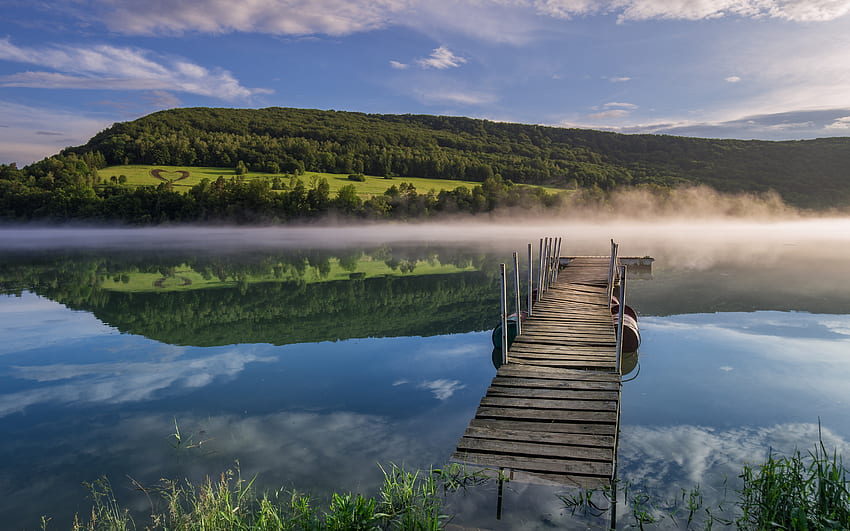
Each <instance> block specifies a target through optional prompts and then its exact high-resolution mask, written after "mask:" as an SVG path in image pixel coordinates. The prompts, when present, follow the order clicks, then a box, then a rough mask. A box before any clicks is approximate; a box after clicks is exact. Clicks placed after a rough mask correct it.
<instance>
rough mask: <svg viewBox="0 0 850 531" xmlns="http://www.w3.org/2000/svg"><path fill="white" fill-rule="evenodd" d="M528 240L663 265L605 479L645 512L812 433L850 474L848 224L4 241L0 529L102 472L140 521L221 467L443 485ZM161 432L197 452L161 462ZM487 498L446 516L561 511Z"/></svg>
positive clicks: (2, 233)
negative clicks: (626, 487)
mask: <svg viewBox="0 0 850 531" xmlns="http://www.w3.org/2000/svg"><path fill="white" fill-rule="evenodd" d="M544 236H554V237H563V238H564V241H563V245H562V250H561V254H562V255H564V256H569V255H605V254H607V252H608V247H609V240H610V239H612V238H613V239H614V240H615V241H617V242H619V244H620V254H621V256H652V257H654V258H655V259H656V261H655V263H654V264H653V268H652V278H651V279H650V278H644V279H640V278H636V279H634V280H633V281H632V282H631V283H630V292H629V299H628V300H629V303H630V304H631V305H632V306H634V307H635V309H636V310H637V311H638V313H639V314H640V325H641V332H642V335H643V343H642V345H641V349H640V352H639V358H638V362H637V366H636V368H635V369H634V370H633V371H632V372H630V373H629V374H628V375H626V376H625V377H624V379H625V380H628V381H626V382H625V383H624V384H623V397H622V411H621V415H622V418H621V438H620V447H619V463H618V475H619V477H620V478H621V479H624V480H626V481H629V482H631V483H633V484H636V485H638V484H639V485H644V486H646V487H647V488H651V489H654V491H655V492H656V494H657V495H658V496H661V497H665V496H666V497H675V496H677V495H678V494H680V493H681V489H682V488H690V487H692V486H693V485H695V484H699V485H701V486H703V487H704V489H703V492H704V495H705V498H706V503H707V504H710V503H713V502H715V501H719V500H721V499H723V496H724V495H725V494H723V487H722V486H723V484H724V483H723V482H724V481H729V482H731V483H729V484H730V485H731V484H732V483H733V482H734V481H736V480H737V479H736V478H737V474H738V473H739V472H740V468H741V466H742V465H743V464H744V463H753V462H760V461H761V460H763V459H764V457H765V456H766V454H767V451H768V449H770V448H773V449H774V450H776V451H780V452H790V451H793V450H794V449H795V448H800V449H802V450H806V449H808V448H811V447H812V445H813V444H814V443H815V442H816V441H817V440H818V422H819V421H820V423H821V427H820V433H821V436H822V438H823V441H824V443H825V445H826V446H827V447H828V448H830V449H832V448H835V449H836V450H838V451H839V452H842V453H844V455H845V456H846V455H850V443H848V441H850V420H848V418H847V415H846V408H847V407H848V404H850V391H848V389H850V388H848V386H847V385H846V382H847V380H848V377H850V355H848V353H849V352H850V287H848V284H847V282H846V280H845V279H846V269H847V268H846V265H847V260H848V258H850V247H849V246H848V240H850V218H841V217H836V218H814V217H813V218H806V217H799V216H794V217H791V218H789V219H771V220H764V219H731V218H708V217H703V218H701V219H699V220H693V221H687V220H683V219H676V220H670V221H666V222H657V223H655V222H649V221H646V220H640V219H625V218H620V219H616V220H605V219H601V218H593V219H589V220H584V221H582V220H576V219H569V220H564V221H559V222H555V221H552V222H545V223H544V222H530V221H528V220H519V221H518V222H517V223H516V224H505V223H501V224H491V223H483V222H477V223H469V222H464V223H444V224H397V225H395V224H394V225H372V226H369V225H365V226H352V225H348V226H304V227H263V228H246V227H216V228H202V227H164V228H81V227H66V228H44V227H42V228H38V227H6V228H3V229H0V248H2V249H3V250H4V254H3V259H2V260H0V288H2V294H0V335H2V337H3V342H2V343H0V429H2V430H3V432H4V433H6V434H7V436H6V437H5V438H4V440H3V442H2V443H1V444H0V456H2V458H3V459H4V461H5V462H8V463H11V465H10V466H8V467H4V470H3V472H1V473H0V488H2V490H3V494H4V496H3V497H2V499H3V500H4V501H3V502H0V515H2V517H3V518H5V519H6V521H8V522H12V524H11V525H13V527H15V528H20V527H28V528H34V527H36V525H37V521H38V520H37V519H38V516H39V515H41V514H45V513H49V514H51V516H54V518H55V520H54V522H55V523H56V524H57V526H58V527H60V528H61V527H62V526H64V525H66V523H67V522H70V518H71V516H72V515H73V513H74V512H80V513H85V512H86V511H87V510H88V505H87V504H88V503H90V501H89V500H87V499H86V492H85V490H84V489H83V488H82V487H81V486H80V484H81V482H83V481H92V480H94V479H96V478H97V477H99V476H100V475H102V474H107V475H108V476H109V477H110V479H111V480H112V481H113V484H114V485H118V486H120V488H118V489H117V492H118V493H119V496H120V497H121V498H122V500H125V503H126V504H127V506H129V507H131V508H133V509H134V510H138V511H140V514H144V510H145V503H146V502H145V500H144V499H138V498H137V497H134V495H133V493H132V491H131V489H130V488H129V487H127V482H126V481H124V478H125V476H126V475H129V476H131V477H133V478H134V479H136V480H138V481H140V482H142V483H143V484H150V483H153V482H155V481H157V480H158V479H159V478H160V477H189V478H195V479H198V478H202V477H203V476H204V475H205V474H212V475H215V474H217V473H219V472H221V471H222V470H224V469H225V468H227V467H229V466H232V465H233V462H234V459H238V460H239V462H240V464H241V466H242V469H243V473H245V474H246V475H248V476H251V475H253V474H258V475H259V476H258V481H259V482H260V484H261V485H262V486H264V487H268V488H271V487H279V486H281V485H289V486H295V487H297V488H299V489H301V490H305V489H306V490H313V491H315V492H319V493H327V492H329V491H331V490H340V491H348V490H363V491H364V492H371V491H372V489H374V488H375V486H376V485H377V482H378V481H379V480H380V470H379V469H378V468H377V466H376V463H379V462H380V463H388V462H391V461H392V462H399V463H402V462H403V463H405V464H407V465H409V466H412V467H419V466H422V467H427V466H429V465H437V466H439V465H440V464H442V463H443V462H445V460H446V459H448V457H449V455H450V454H451V452H452V451H453V450H454V446H455V444H456V443H457V440H458V438H459V437H460V435H461V434H462V433H463V430H464V429H465V427H466V425H467V423H468V422H469V420H470V419H471V418H472V416H473V415H474V413H475V409H476V407H477V405H478V402H479V400H480V398H481V396H482V395H483V394H484V392H485V390H486V388H487V386H488V385H489V382H490V379H491V378H492V377H493V374H494V373H495V370H494V368H493V366H492V364H491V349H492V346H491V343H490V337H489V336H490V332H489V328H490V327H491V326H492V325H493V323H494V322H495V321H496V319H497V315H498V302H497V300H496V290H497V288H496V285H497V282H498V267H497V266H498V263H499V262H510V261H511V251H514V250H516V251H518V252H519V255H520V257H521V259H522V260H525V253H526V249H527V244H528V243H531V244H532V247H533V249H534V252H535V254H536V252H537V245H538V239H539V238H540V237H544ZM293 316H296V317H293ZM175 421H177V422H179V423H180V428H181V430H185V433H187V434H190V433H191V434H193V435H194V436H195V437H196V440H204V441H205V443H204V445H203V451H188V452H186V451H182V452H181V451H175V449H174V448H173V447H172V446H171V445H170V444H169V441H170V440H171V439H170V438H169V434H171V433H173V432H174V423H175ZM34 476H35V477H38V478H39V480H38V481H32V478H33V477H34ZM494 488H495V487H494V486H493V485H492V484H491V485H488V486H484V487H481V488H478V489H471V490H470V491H469V492H467V493H465V494H463V495H460V496H454V497H452V498H450V499H449V500H447V502H446V503H447V508H448V509H449V510H451V511H453V512H455V513H457V515H458V516H457V519H456V522H457V523H461V524H463V525H469V526H480V527H489V528H504V529H509V528H512V527H516V526H518V525H524V526H525V528H529V529H534V528H545V527H546V526H548V525H550V524H552V522H556V523H557V525H567V524H566V523H569V522H572V521H573V520H571V518H575V517H571V516H570V515H569V512H568V511H567V510H566V509H565V507H564V506H563V503H562V502H560V500H559V499H558V498H557V497H556V496H555V495H556V494H558V493H559V492H562V490H559V489H557V488H554V489H553V488H549V487H547V488H543V487H539V486H532V485H523V484H519V483H515V484H512V485H511V486H510V488H509V489H508V492H507V494H506V496H505V512H504V514H503V517H502V519H501V520H496V519H495V518H494V514H495V509H494V503H495V491H494V490H493V489H494ZM620 495H621V496H622V495H623V493H620ZM45 499H51V500H52V502H51V504H50V505H49V506H47V505H45V504H44V501H43V500H45ZM623 501H625V500H623ZM626 517H627V515H626V514H625V513H624V515H623V517H622V518H621V521H624V522H625V520H623V518H626ZM137 522H138V521H137ZM668 523H669V521H668Z"/></svg>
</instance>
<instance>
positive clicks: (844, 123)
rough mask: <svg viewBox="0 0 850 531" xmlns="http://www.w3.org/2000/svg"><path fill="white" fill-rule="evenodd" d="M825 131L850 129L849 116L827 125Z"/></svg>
mask: <svg viewBox="0 0 850 531" xmlns="http://www.w3.org/2000/svg"><path fill="white" fill-rule="evenodd" d="M826 129H841V130H846V129H850V116H842V117H841V118H838V119H837V120H835V121H834V122H832V123H831V124H829V125H827V126H826Z"/></svg>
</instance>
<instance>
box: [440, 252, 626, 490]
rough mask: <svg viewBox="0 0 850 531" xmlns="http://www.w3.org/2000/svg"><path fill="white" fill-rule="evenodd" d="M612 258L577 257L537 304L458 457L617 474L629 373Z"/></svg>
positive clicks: (560, 471) (566, 478)
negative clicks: (616, 315)
mask: <svg viewBox="0 0 850 531" xmlns="http://www.w3.org/2000/svg"><path fill="white" fill-rule="evenodd" d="M608 274H609V258H607V257H574V258H571V259H570V260H569V261H568V263H567V264H566V266H562V269H561V270H560V273H559V275H558V280H557V282H555V283H554V284H552V285H551V286H550V287H549V289H548V290H546V292H545V294H544V295H543V296H542V297H541V300H539V301H538V302H536V303H535V304H534V306H533V308H532V310H533V311H532V316H531V317H529V318H528V319H526V320H525V321H523V323H522V333H521V334H520V335H518V336H517V337H516V339H515V340H514V342H513V344H512V346H511V348H510V349H509V353H508V362H507V363H506V364H504V365H502V366H501V367H500V368H499V369H498V371H497V373H496V376H495V378H494V379H493V382H492V383H491V385H490V387H489V388H488V389H487V393H486V395H485V396H484V398H482V400H481V404H480V405H479V407H478V410H477V412H476V414H475V417H474V418H473V419H472V421H470V423H469V427H468V428H467V430H466V432H465V433H464V435H463V437H462V438H461V439H460V441H459V442H458V445H457V449H456V451H455V453H454V454H453V455H452V460H454V461H459V462H463V463H469V464H472V465H480V466H483V467H486V468H489V469H506V470H510V471H511V473H512V474H514V473H516V474H519V477H518V478H516V479H524V480H526V481H537V480H543V481H545V482H555V483H558V484H565V485H572V486H578V487H582V488H594V487H599V486H603V485H605V484H610V481H611V479H612V477H613V475H614V470H615V460H616V452H617V434H618V428H619V426H618V423H619V411H620V397H621V385H622V382H621V380H622V378H621V376H620V374H619V373H618V371H617V348H616V344H617V339H616V332H615V328H614V324H613V320H612V317H611V311H610V309H609V291H608Z"/></svg>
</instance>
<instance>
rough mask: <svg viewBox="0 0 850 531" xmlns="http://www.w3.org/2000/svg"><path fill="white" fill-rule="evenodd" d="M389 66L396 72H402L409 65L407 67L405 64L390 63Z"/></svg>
mask: <svg viewBox="0 0 850 531" xmlns="http://www.w3.org/2000/svg"><path fill="white" fill-rule="evenodd" d="M390 66H391V67H393V68H395V69H396V70H404V69H406V68H408V67H409V66H410V65H408V64H407V63H401V62H399V61H390Z"/></svg>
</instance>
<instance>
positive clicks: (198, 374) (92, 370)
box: [0, 352, 275, 417]
mask: <svg viewBox="0 0 850 531" xmlns="http://www.w3.org/2000/svg"><path fill="white" fill-rule="evenodd" d="M274 359H275V358H272V357H268V356H265V357H262V356H257V355H255V354H251V353H246V352H223V353H220V354H214V355H210V356H207V357H205V358H186V359H176V360H168V359H166V360H165V361H153V362H121V361H116V362H115V363H90V364H78V365H67V364H53V365H36V366H25V367H13V368H12V370H11V376H12V377H14V378H19V379H23V380H32V381H36V382H41V383H44V384H47V383H49V382H59V381H64V382H63V383H58V384H57V385H44V386H42V387H39V388H36V389H30V390H25V391H18V392H14V393H7V394H2V395H0V417H3V416H6V415H9V414H11V413H15V412H19V411H23V410H25V409H26V408H28V407H30V406H33V405H37V404H45V403H58V404H73V403H109V404H116V403H122V402H138V401H142V400H149V399H150V398H152V397H153V396H154V395H155V394H156V393H157V392H158V391H161V390H164V389H168V388H170V387H174V386H183V387H203V386H205V385H208V384H209V383H211V382H212V381H213V380H215V379H216V378H219V377H232V376H235V375H236V374H238V373H240V372H242V370H243V369H244V368H245V366H246V365H248V364H249V363H254V362H268V361H273V360H274Z"/></svg>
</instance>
